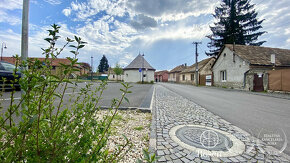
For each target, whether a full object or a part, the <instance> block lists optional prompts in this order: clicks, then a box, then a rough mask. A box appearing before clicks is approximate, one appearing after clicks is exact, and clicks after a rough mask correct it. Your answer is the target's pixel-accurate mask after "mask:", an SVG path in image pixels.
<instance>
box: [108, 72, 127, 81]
mask: <svg viewBox="0 0 290 163" xmlns="http://www.w3.org/2000/svg"><path fill="white" fill-rule="evenodd" d="M108 79H109V80H115V81H117V79H118V80H119V81H122V80H124V75H123V74H122V75H116V74H110V75H109V77H108Z"/></svg>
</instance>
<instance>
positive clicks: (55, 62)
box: [2, 57, 81, 67]
mask: <svg viewBox="0 0 290 163" xmlns="http://www.w3.org/2000/svg"><path fill="white" fill-rule="evenodd" d="M30 59H32V60H34V59H38V60H39V61H44V60H45V58H30ZM49 59H50V60H52V59H51V58H49ZM2 60H3V61H6V62H8V63H11V64H15V62H16V60H15V58H13V57H2ZM59 63H62V64H66V65H69V64H70V63H71V62H70V60H68V59H66V58H55V59H53V60H52V63H51V65H52V66H60V64H59ZM75 66H76V67H81V66H80V65H75Z"/></svg>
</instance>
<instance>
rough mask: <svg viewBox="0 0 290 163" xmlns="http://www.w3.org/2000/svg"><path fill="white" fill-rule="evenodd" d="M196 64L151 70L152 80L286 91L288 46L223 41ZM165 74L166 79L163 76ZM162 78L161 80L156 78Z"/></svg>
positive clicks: (289, 86) (289, 63) (288, 88)
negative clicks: (152, 71)
mask: <svg viewBox="0 0 290 163" xmlns="http://www.w3.org/2000/svg"><path fill="white" fill-rule="evenodd" d="M195 71H196V65H195V64H193V65H191V66H187V65H186V64H182V65H179V66H177V67H175V68H173V69H172V70H171V71H169V72H167V74H166V75H164V71H162V72H163V73H162V74H160V72H156V73H155V79H156V81H168V82H177V83H188V84H194V85H195V81H196V78H197V80H198V84H199V85H214V86H219V87H227V88H236V89H246V90H250V91H264V90H281V91H290V50H288V49H279V48H269V47H260V46H249V45H232V44H226V45H224V47H223V48H222V49H221V51H220V53H219V54H218V56H217V57H216V58H215V57H211V58H207V59H204V60H202V61H200V62H198V76H195ZM166 76H168V80H166V79H165V80H164V78H165V77H166ZM160 79H162V80H160Z"/></svg>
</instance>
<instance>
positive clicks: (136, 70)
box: [123, 54, 155, 82]
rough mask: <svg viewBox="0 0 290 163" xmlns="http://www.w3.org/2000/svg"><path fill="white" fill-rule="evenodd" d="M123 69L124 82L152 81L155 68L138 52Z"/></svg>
mask: <svg viewBox="0 0 290 163" xmlns="http://www.w3.org/2000/svg"><path fill="white" fill-rule="evenodd" d="M123 70H124V81H125V82H141V81H145V82H151V81H154V72H155V69H154V68H153V67H152V66H151V65H150V64H149V63H148V62H147V61H146V60H145V58H144V57H143V56H142V55H140V54H139V55H138V56H137V57H136V58H135V59H134V60H133V61H132V62H131V63H130V64H129V65H128V66H127V67H125V68H124V69H123Z"/></svg>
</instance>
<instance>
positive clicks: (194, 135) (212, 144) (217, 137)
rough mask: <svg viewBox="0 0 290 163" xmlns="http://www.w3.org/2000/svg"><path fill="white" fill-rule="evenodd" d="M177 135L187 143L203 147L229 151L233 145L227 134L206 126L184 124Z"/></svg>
mask: <svg viewBox="0 0 290 163" xmlns="http://www.w3.org/2000/svg"><path fill="white" fill-rule="evenodd" d="M176 136H177V138H179V139H180V140H181V141H182V142H184V143H186V144H189V145H191V146H195V147H198V148H203V149H210V150H215V151H228V149H229V148H231V147H232V146H233V143H232V141H231V140H230V139H229V138H228V137H227V136H226V135H224V134H222V133H220V132H217V131H213V130H209V129H206V128H200V127H192V126H184V127H181V128H179V129H178V130H177V131H176Z"/></svg>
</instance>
